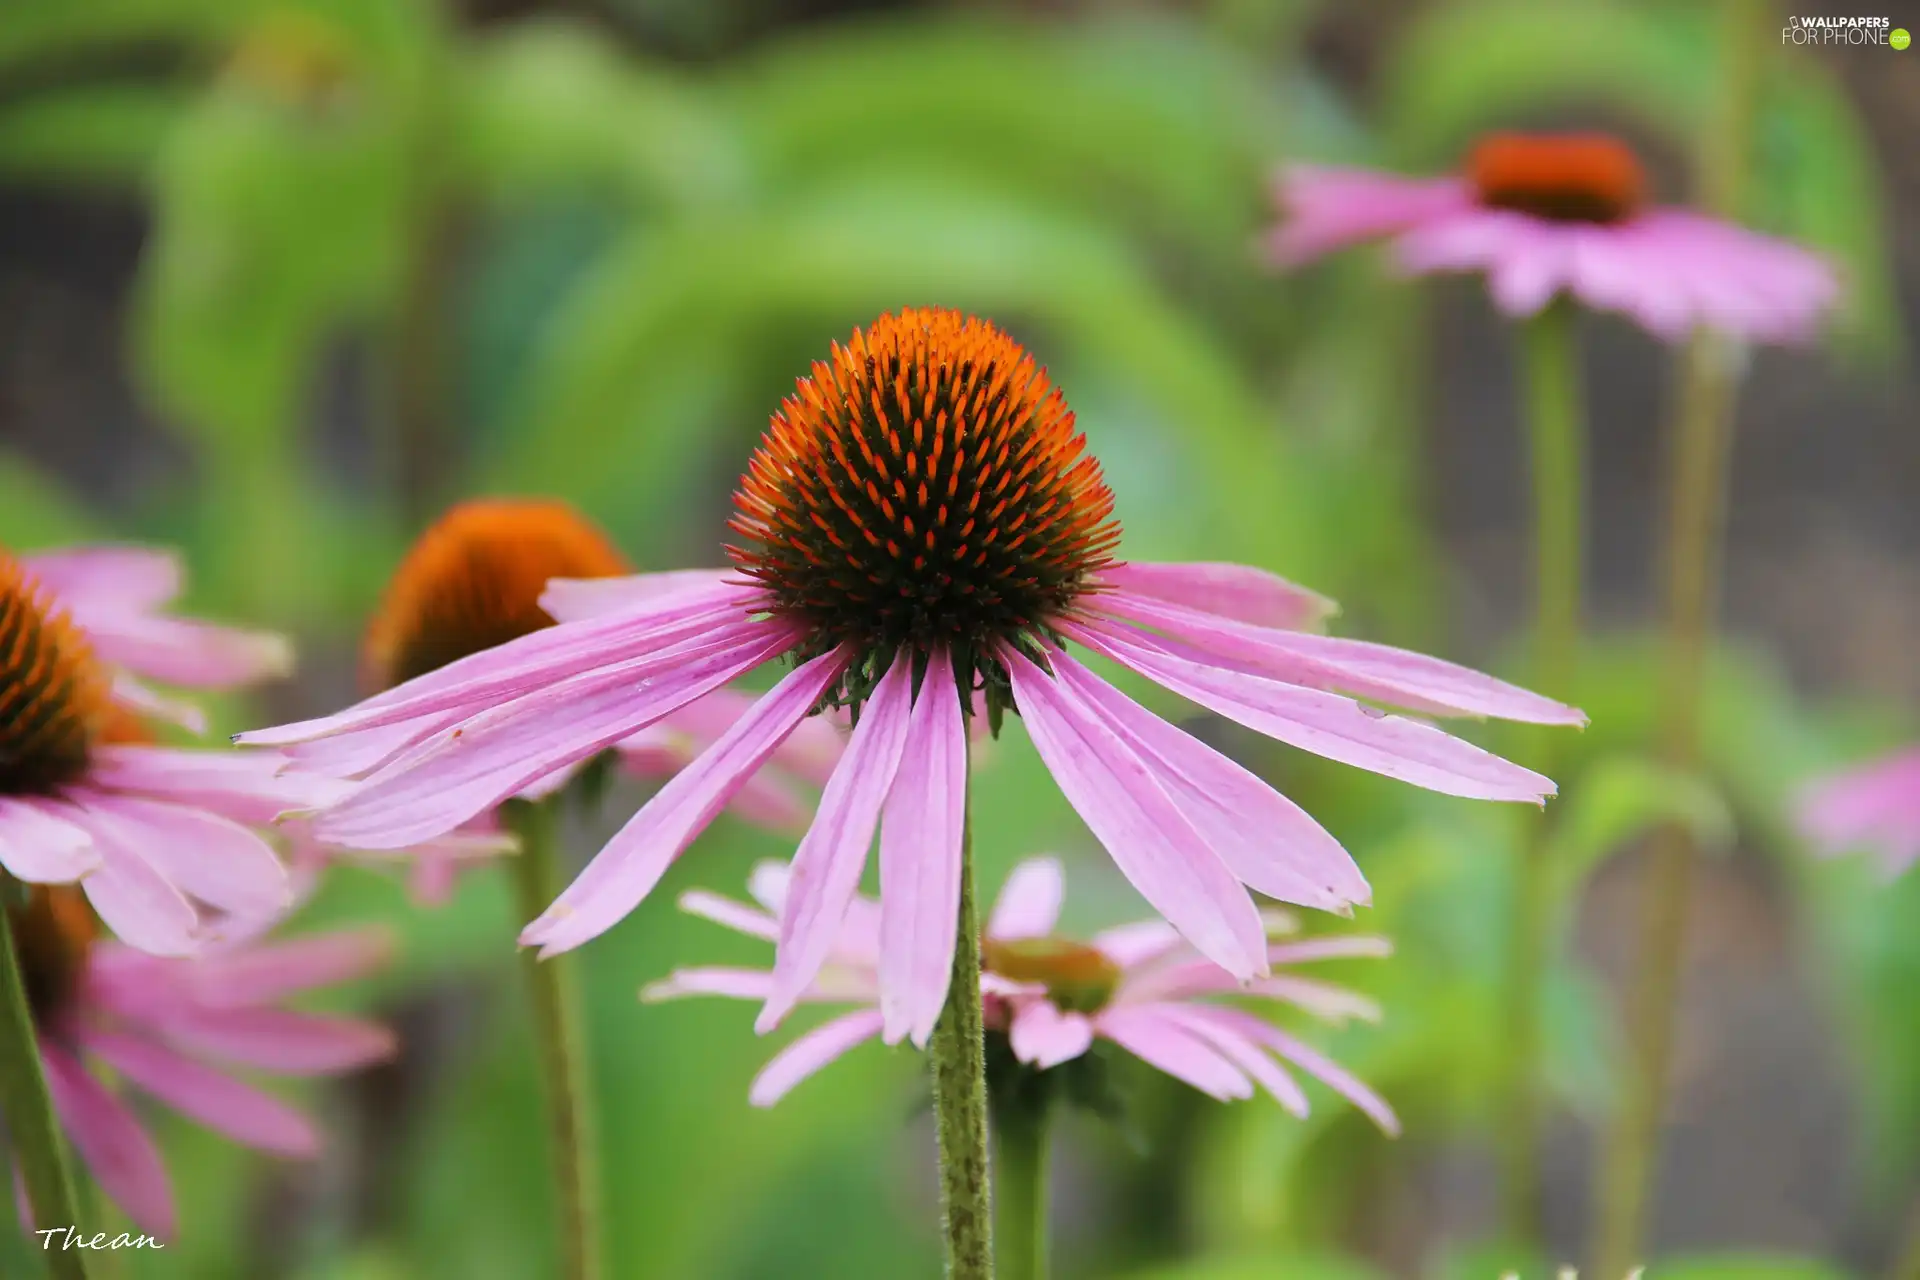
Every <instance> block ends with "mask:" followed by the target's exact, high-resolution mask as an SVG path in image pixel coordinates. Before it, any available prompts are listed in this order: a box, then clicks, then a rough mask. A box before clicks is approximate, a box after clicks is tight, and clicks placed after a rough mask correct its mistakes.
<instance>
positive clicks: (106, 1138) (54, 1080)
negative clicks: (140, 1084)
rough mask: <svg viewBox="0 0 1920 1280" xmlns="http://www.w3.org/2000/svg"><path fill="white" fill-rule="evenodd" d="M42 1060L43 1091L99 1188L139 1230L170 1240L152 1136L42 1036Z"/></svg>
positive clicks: (168, 1204) (171, 1222) (167, 1198)
mask: <svg viewBox="0 0 1920 1280" xmlns="http://www.w3.org/2000/svg"><path fill="white" fill-rule="evenodd" d="M40 1061H41V1063H42V1064H43V1065H44V1066H45V1067H46V1072H47V1091H48V1092H49V1093H50V1094H52V1096H53V1109H54V1111H55V1112H57V1113H58V1114H59V1117H60V1124H61V1126H62V1127H63V1128H64V1129H65V1130H66V1131H67V1136H68V1137H69V1138H71V1139H72V1140H73V1146H74V1149H75V1150H76V1151H78V1152H79V1153H80V1158H81V1159H82V1160H84V1161H86V1164H87V1168H88V1169H89V1170H90V1171H91V1172H92V1173H93V1176H94V1180H95V1181H97V1182H98V1183H99V1184H100V1189H101V1190H102V1191H105V1192H106V1193H107V1195H108V1196H109V1197H110V1198H111V1199H112V1200H113V1202H114V1203H115V1204H117V1205H119V1206H120V1207H121V1208H122V1209H124V1210H125V1211H126V1213H127V1216H128V1217H130V1218H132V1219H133V1221H134V1224H135V1225H136V1226H138V1227H139V1228H140V1229H141V1230H142V1231H146V1232H150V1233H152V1234H153V1235H155V1236H159V1237H161V1238H163V1239H171V1238H172V1237H173V1235H174V1230H175V1226H176V1223H175V1217H174V1208H173V1191H172V1189H171V1188H170V1187H169V1186H168V1185H167V1171H166V1168H165V1167H164V1166H163V1165H162V1164H161V1163H160V1152H159V1151H158V1149H156V1148H155V1147H154V1145H153V1139H152V1138H150V1137H148V1136H147V1132H146V1130H144V1129H142V1128H141V1127H140V1122H139V1121H138V1120H136V1119H134V1116H133V1113H132V1112H131V1111H129V1110H128V1109H127V1107H126V1104H125V1103H123V1102H121V1101H120V1099H118V1098H116V1097H114V1096H113V1095H112V1094H111V1093H109V1092H107V1090H106V1088H105V1087H104V1086H103V1085H102V1084H101V1083H100V1082H99V1081H98V1080H95V1079H94V1078H93V1077H92V1076H90V1075H88V1074H87V1071H86V1069H85V1068H84V1067H82V1066H81V1065H80V1063H79V1062H78V1061H76V1060H75V1059H74V1058H72V1057H70V1056H69V1055H68V1054H67V1051H66V1050H64V1049H61V1048H59V1047H58V1046H56V1045H54V1044H52V1043H50V1042H49V1041H47V1040H46V1039H45V1038H42V1040H41V1041H40ZM60 1225H62V1226H64V1225H66V1224H64V1223H62V1224H60Z"/></svg>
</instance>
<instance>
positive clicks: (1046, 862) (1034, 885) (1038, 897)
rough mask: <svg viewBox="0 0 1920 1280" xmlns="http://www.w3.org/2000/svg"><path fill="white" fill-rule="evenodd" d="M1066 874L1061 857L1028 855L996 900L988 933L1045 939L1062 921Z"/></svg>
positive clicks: (997, 937) (1008, 878) (1003, 886)
mask: <svg viewBox="0 0 1920 1280" xmlns="http://www.w3.org/2000/svg"><path fill="white" fill-rule="evenodd" d="M1065 896H1066V876H1065V874H1064V873H1063V872H1062V871H1061V870H1060V859H1058V858H1028V859H1027V860H1026V861H1024V862H1022V863H1021V864H1020V865H1019V866H1017V867H1015V868H1014V869H1013V874H1012V875H1010V876H1008V877H1007V882H1006V883H1005V884H1004V885H1001V886H1000V896H999V897H998V898H996V899H994V903H993V914H992V915H991V916H989V917H988V918H987V936H988V937H989V938H996V939H1011V938H1044V937H1046V936H1047V935H1048V934H1050V933H1052V932H1053V927H1054V925H1056V924H1058V923H1059V921H1060V900H1061V899H1062V898H1063V897H1065Z"/></svg>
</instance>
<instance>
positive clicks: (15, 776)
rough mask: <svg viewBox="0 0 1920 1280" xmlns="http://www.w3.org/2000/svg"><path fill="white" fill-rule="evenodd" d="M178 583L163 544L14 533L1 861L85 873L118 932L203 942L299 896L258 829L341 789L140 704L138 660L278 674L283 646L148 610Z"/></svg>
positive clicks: (132, 938) (5, 589) (224, 676)
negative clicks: (99, 544)
mask: <svg viewBox="0 0 1920 1280" xmlns="http://www.w3.org/2000/svg"><path fill="white" fill-rule="evenodd" d="M43 570H44V571H46V572H47V574H48V577H47V578H46V579H44V580H43V579H42V578H40V576H39V574H40V572H41V571H43ZM176 583H177V571H176V570H174V568H173V566H172V561H171V560H170V559H167V558H166V557H163V556H159V555H157V554H152V553H146V552H131V551H125V550H121V549H104V550H75V551H67V552H58V553H53V554H49V555H40V556H35V557H30V558H27V559H24V560H22V559H15V558H14V557H12V556H10V555H8V554H7V553H6V552H5V551H4V550H0V707H4V708H5V710H6V714H5V716H4V718H0V866H4V867H5V868H6V870H7V871H8V872H9V873H10V874H11V875H12V876H13V877H14V878H16V879H18V880H21V881H25V882H28V883H31V884H71V883H74V882H76V881H77V882H79V883H80V885H81V887H82V889H83V890H84V891H85V894H86V896H87V898H88V900H89V901H90V902H91V903H92V904H93V907H94V909H95V910H97V911H98V912H99V913H100V916H101V917H102V918H103V919H104V920H105V921H106V922H107V924H108V925H110V926H111V927H112V928H113V930H114V932H115V933H117V934H119V935H120V937H121V938H122V939H124V940H125V941H127V942H129V943H132V944H133V945H135V946H138V947H141V948H143V949H145V950H149V951H154V952H158V953H161V954H184V953H186V952H188V951H191V950H193V949H194V948H195V947H196V946H198V945H199V944H200V942H201V941H203V940H204V939H205V938H206V937H208V936H209V935H210V933H211V932H213V931H214V929H215V928H217V927H224V923H225V920H224V918H225V917H229V916H230V917H235V918H238V919H244V920H253V921H258V920H262V919H268V918H271V917H273V916H275V915H277V914H278V913H279V912H280V911H282V910H283V909H284V908H285V907H286V906H287V905H288V903H289V902H290V901H291V889H290V887H289V884H288V881H287V876H286V873H285V872H284V871H283V870H282V868H281V866H280V864H279V862H278V860H277V859H276V858H275V856H274V853H273V850H272V849H271V848H270V847H269V846H268V845H267V843H266V841H265V840H263V839H262V838H261V837H260V835H259V834H258V833H257V831H256V830H255V828H256V827H258V826H260V825H263V824H265V823H268V822H271V821H272V819H273V818H274V816H275V815H276V814H278V813H279V812H281V811H282V810H285V809H291V808H303V807H313V806H315V805H318V804H321V803H323V802H325V801H327V800H329V799H333V798H337V796H338V791H337V789H335V788H332V787H330V786H328V785H327V784H326V783H325V782H324V781H321V780H317V779H314V778H311V777H306V776H299V775H294V776H287V777H281V776H279V774H280V769H281V766H282V764H283V761H281V760H280V759H279V758H278V757H276V756H273V755H268V754H254V755H248V754H240V753H235V752H231V751H219V752H214V751H198V750H182V749H176V748H167V747H159V746H155V745H153V744H152V739H151V737H150V736H149V735H148V733H147V732H146V730H145V729H144V727H143V725H142V722H141V720H140V719H139V717H138V716H137V715H136V714H135V711H134V707H139V706H144V705H145V699H144V698H143V697H139V696H136V697H135V698H134V700H133V706H132V707H130V706H129V705H128V703H127V702H125V701H123V700H121V699H120V697H119V696H118V695H119V694H121V693H123V692H124V691H125V690H126V689H127V688H128V687H129V685H128V680H129V676H128V672H129V670H132V671H137V672H140V673H144V674H156V675H162V676H164V678H167V679H169V680H171V681H173V682H175V683H182V684H184V683H191V682H194V681H198V682H199V683H201V684H216V683H224V682H228V681H232V680H238V679H240V678H242V677H243V675H245V674H248V673H251V674H254V675H258V674H262V673H263V672H264V671H265V670H267V669H268V664H266V663H264V662H263V661H260V659H262V658H263V657H264V656H265V653H266V650H267V649H268V648H278V647H279V646H277V645H269V644H268V642H267V640H266V638H265V637H256V636H247V635H244V634H243V633H234V632H229V631H226V630H224V629H222V628H215V627H209V626H207V625H205V624H201V623H194V622H188V621H184V620H178V619H163V618H155V617H151V616H148V615H146V614H144V613H142V612H141V610H142V607H143V606H142V604H141V602H142V601H146V602H149V603H150V602H152V601H155V600H158V599H160V598H163V597H165V596H167V595H170V594H171V593H172V590H173V589H174V586H175V584H176ZM196 645H204V646H205V648H204V651H201V650H199V649H196ZM107 654H113V655H116V657H117V659H118V660H119V662H121V663H129V664H132V666H131V667H130V668H129V667H126V666H117V665H109V662H108V660H107V659H106V656H105V655H107ZM194 900H197V901H198V902H200V903H202V904H205V905H206V906H207V907H209V908H212V909H213V911H214V913H215V919H214V920H211V921H210V920H208V919H206V918H203V916H202V913H201V911H200V909H198V908H197V907H196V906H195V905H194Z"/></svg>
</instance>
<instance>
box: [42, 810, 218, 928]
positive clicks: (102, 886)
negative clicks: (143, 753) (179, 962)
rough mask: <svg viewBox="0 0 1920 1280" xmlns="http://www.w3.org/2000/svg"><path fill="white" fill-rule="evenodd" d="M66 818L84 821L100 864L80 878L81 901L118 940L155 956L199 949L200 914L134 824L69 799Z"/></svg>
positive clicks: (76, 821)
mask: <svg viewBox="0 0 1920 1280" xmlns="http://www.w3.org/2000/svg"><path fill="white" fill-rule="evenodd" d="M68 816H69V818H70V820H71V821H72V822H73V823H74V824H75V825H77V826H81V827H84V828H85V829H86V832H87V834H88V835H89V836H91V837H92V838H93V847H94V849H95V850H96V851H97V852H98V853H99V855H100V866H99V868H98V869H97V870H95V871H94V872H92V873H91V874H89V875H88V876H87V877H86V878H85V879H83V880H81V881H80V887H81V889H82V890H84V891H85V893H86V895H87V901H88V902H90V903H92V904H93V909H94V910H95V911H96V912H98V913H99V915H100V919H101V920H102V921H103V922H104V923H105V924H106V926H107V927H108V928H109V929H111V930H113V932H114V933H115V934H117V935H118V936H119V937H120V938H121V939H122V940H123V941H125V942H127V943H128V944H129V945H131V946H134V947H137V948H138V949H139V950H141V951H145V952H148V953H150V954H152V955H159V956H184V955H191V954H193V953H194V952H195V951H196V950H198V949H199V946H200V942H201V938H200V914H199V913H198V912H197V911H195V910H194V909H193V904H192V903H190V902H188V901H187V900H186V898H185V897H184V896H183V895H182V894H181V892H180V891H179V890H178V889H177V888H175V887H174V886H173V884H172V883H171V882H170V881H169V880H168V879H167V878H166V877H165V876H163V875H161V874H160V872H159V870H158V869H156V868H155V867H154V865H153V864H152V863H151V862H149V861H148V860H147V858H146V856H145V854H144V853H143V852H142V848H143V842H142V838H141V832H140V829H139V828H136V827H131V826H129V824H127V823H126V822H123V821H122V820H121V819H120V818H119V816H118V815H116V814H111V813H106V812H104V811H101V810H99V809H96V808H93V807H91V806H81V805H75V806H73V807H72V808H71V809H70V810H69V811H68Z"/></svg>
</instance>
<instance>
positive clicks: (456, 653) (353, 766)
mask: <svg viewBox="0 0 1920 1280" xmlns="http://www.w3.org/2000/svg"><path fill="white" fill-rule="evenodd" d="M630 572H631V568H630V566H629V565H628V564H627V561H626V559H625V557H623V556H622V555H621V554H620V552H619V550H618V549H617V548H616V547H615V546H614V545H613V543H612V542H611V541H609V540H608V538H607V537H606V535H605V534H604V533H602V532H601V531H600V530H599V529H597V528H595V527H594V526H593V525H592V524H591V523H590V522H589V521H588V520H587V519H586V517H584V516H582V515H581V514H580V513H579V512H577V511H575V510H574V509H573V508H572V507H570V506H568V505H567V504H566V503H564V502H559V501H556V500H552V499H543V498H482V499H475V500H472V501H468V502H463V503H460V504H458V505H456V506H454V507H452V508H451V509H450V510H448V511H447V512H446V514H445V515H443V516H441V518H440V519H439V520H437V521H435V522H434V524H433V525H432V526H431V527H430V528H428V529H427V531H426V532H425V533H423V534H421V535H420V537H419V539H418V540H417V541H416V542H415V543H414V545H413V546H412V547H411V548H410V549H409V550H408V552H407V554H406V556H405V557H404V558H403V559H402V561H401V563H400V566H399V568H398V569H396V570H395V571H394V575H393V579H392V581H391V582H390V583H389V584H388V587H387V591H386V594H385V597H384V599H383V600H382V601H381V604H380V608H379V610H378V612H376V613H375V615H374V619H373V622H372V623H371V625H370V626H369V627H368V630H367V639H366V646H365V649H364V652H363V656H362V662H361V667H362V678H363V680H364V681H365V683H366V684H367V685H368V686H370V687H371V688H373V689H375V690H386V689H390V688H392V687H393V686H395V685H399V684H404V683H406V682H407V681H409V680H413V679H415V678H416V677H419V676H423V675H426V674H428V673H430V672H433V671H437V670H439V669H440V668H441V667H444V666H446V665H447V664H448V663H451V662H454V661H457V660H458V659H461V658H464V657H467V656H469V655H470V654H475V653H479V652H481V651H483V650H486V649H491V648H495V647H496V646H499V645H502V644H505V643H507V642H508V641H510V640H515V639H518V638H519V637H521V636H525V635H528V634H531V633H532V632H535V631H540V630H543V629H545V628H547V627H551V626H553V625H554V619H553V618H552V617H551V616H550V615H549V614H547V613H546V611H545V610H544V609H542V607H541V603H540V600H541V593H542V592H543V591H545V589H546V585H547V582H548V580H549V579H553V578H566V579H574V580H583V581H584V580H589V579H595V578H612V577H619V576H625V575H627V574H629V573H630ZM751 705H752V699H751V698H750V697H748V696H747V695H746V694H743V693H739V692H736V691H733V690H729V689H716V690H714V691H713V692H711V693H709V694H707V695H706V696H705V697H702V698H698V699H695V700H694V701H692V702H689V703H687V704H686V705H684V706H681V707H678V708H676V709H675V710H674V711H673V712H671V713H670V714H668V715H666V716H663V717H661V718H660V719H659V720H657V721H655V722H653V723H651V724H648V725H646V726H645V727H643V728H641V729H639V730H637V731H636V732H635V733H633V734H632V735H630V736H628V737H626V738H623V739H621V740H619V741H616V742H613V743H611V744H609V749H610V750H612V751H613V752H615V753H616V755H617V757H618V760H619V763H620V765H621V767H622V768H623V769H624V770H625V771H626V772H628V773H630V774H633V775H634V776H636V777H641V778H653V779H659V778H667V777H671V776H672V775H673V774H675V773H677V772H678V771H679V770H680V769H681V768H682V767H684V766H685V765H686V764H687V763H688V762H689V761H690V760H692V759H693V758H694V757H695V756H697V755H698V754H699V753H700V752H701V751H702V750H704V749H705V748H706V747H708V746H709V745H711V744H712V743H714V742H715V741H717V740H718V739H719V738H720V736H721V735H722V734H724V733H725V732H726V731H727V729H728V728H730V727H731V726H732V724H733V722H734V721H735V720H737V719H739V718H740V716H741V715H742V714H744V713H745V711H746V710H747V709H748V708H749V707H750V706H751ZM843 742H844V738H843V735H842V734H841V733H840V732H839V731H838V730H837V729H836V728H835V727H834V726H833V725H831V724H829V723H827V722H826V721H824V720H820V721H815V722H812V723H810V724H809V725H806V726H803V727H802V731H800V732H796V733H795V734H794V735H793V736H792V737H791V738H789V739H788V740H787V741H786V742H784V743H782V744H781V746H780V748H779V749H778V750H776V751H775V752H774V753H773V755H772V756H771V757H770V758H769V759H768V760H767V762H766V764H765V766H764V767H763V768H761V769H760V770H759V771H758V772H757V773H756V774H754V775H753V776H752V777H751V778H749V779H747V781H746V782H745V784H744V785H743V786H742V787H741V789H740V791H739V793H738V794H737V795H736V796H734V798H733V805H732V808H733V811H734V812H735V813H736V814H737V815H738V816H740V817H742V818H744V819H746V820H747V821H750V822H756V823H759V824H760V825H763V826H768V827H773V828H776V829H782V830H785V829H795V830H797V829H800V828H804V827H805V825H806V821H807V818H808V816H809V814H810V813H811V808H810V806H809V804H808V803H807V801H806V799H805V795H806V791H807V789H808V788H812V789H814V790H817V789H818V788H820V787H822V786H824V785H825V784H826V780H827V778H828V776H829V775H831V773H832V772H833V766H834V765H835V764H836V763H837V762H838V761H839V758H840V751H841V748H842V745H843ZM343 745H347V746H348V747H349V751H350V754H349V756H348V757H347V758H345V759H338V758H336V757H335V756H334V755H333V754H332V752H331V751H330V749H329V746H330V744H328V743H325V742H321V743H317V744H314V745H311V746H296V747H293V748H291V750H290V751H289V754H290V755H291V756H292V757H294V758H296V759H298V760H299V761H300V763H301V764H302V765H304V766H306V767H308V768H311V769H317V770H320V771H323V772H329V771H330V772H337V773H340V774H341V775H342V776H350V775H352V774H353V773H354V772H356V771H358V770H359V769H360V768H361V767H362V765H363V764H364V757H363V756H361V755H359V754H358V753H357V748H358V747H359V746H360V744H358V743H351V744H343ZM570 777H572V773H571V772H570V771H568V770H557V771H554V772H552V773H550V774H548V775H547V776H545V777H543V778H541V779H539V780H538V781H536V782H535V783H533V784H531V785H530V786H529V787H527V788H525V789H524V790H523V791H522V792H521V793H520V794H521V795H522V796H523V797H524V798H529V799H533V798H538V797H540V796H542V795H545V794H548V793H550V792H552V791H554V790H557V789H559V788H560V787H561V786H564V785H565V784H566V782H567V781H568V780H569V778H570ZM496 831H497V827H496V824H495V823H494V822H493V818H492V815H491V814H490V813H483V814H480V815H478V816H476V817H475V818H474V819H473V821H471V822H469V823H466V824H464V826H463V827H462V829H461V831H460V832H458V833H455V835H453V836H443V837H440V838H439V839H437V840H429V841H427V842H425V843H422V844H418V845H416V846H414V848H413V849H412V851H411V857H412V858H413V860H414V862H415V875H414V887H415V891H416V894H417V895H418V896H419V897H421V898H422V899H423V900H426V901H436V900H438V899H439V898H441V897H443V896H444V895H445V892H446V890H447V889H448V887H449V886H450V884H451V878H452V876H453V874H454V872H455V870H456V869H457V868H458V867H459V866H461V865H463V864H464V863H467V862H469V861H471V860H472V859H473V858H474V857H476V856H483V855H484V854H485V853H486V852H488V851H489V849H490V848H491V849H493V850H494V851H498V849H499V848H500V847H502V846H501V845H500V843H499V842H498V841H497V840H496V841H495V842H494V843H493V845H491V846H490V845H489V844H488V840H487V838H488V836H489V835H491V834H493V833H495V832H496ZM463 837H464V839H463ZM509 843H510V842H509Z"/></svg>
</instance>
